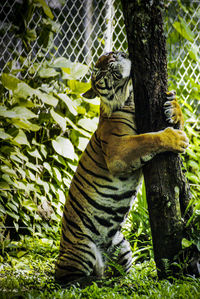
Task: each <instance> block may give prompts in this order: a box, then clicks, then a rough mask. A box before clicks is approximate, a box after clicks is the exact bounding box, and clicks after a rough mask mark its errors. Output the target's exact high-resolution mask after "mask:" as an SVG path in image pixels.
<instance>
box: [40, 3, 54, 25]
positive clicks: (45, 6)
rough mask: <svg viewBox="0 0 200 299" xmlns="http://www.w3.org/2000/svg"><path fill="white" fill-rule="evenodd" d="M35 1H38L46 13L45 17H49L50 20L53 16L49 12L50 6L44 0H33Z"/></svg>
mask: <svg viewBox="0 0 200 299" xmlns="http://www.w3.org/2000/svg"><path fill="white" fill-rule="evenodd" d="M35 1H36V2H38V3H40V5H41V6H42V8H43V10H44V13H45V14H46V15H47V17H49V18H50V19H51V20H53V18H54V16H53V14H52V12H51V9H50V7H49V6H48V5H47V3H46V1H45V0H35Z"/></svg>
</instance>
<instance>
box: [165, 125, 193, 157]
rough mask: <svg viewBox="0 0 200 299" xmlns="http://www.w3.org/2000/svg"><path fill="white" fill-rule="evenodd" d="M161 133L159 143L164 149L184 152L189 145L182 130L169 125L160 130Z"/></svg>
mask: <svg viewBox="0 0 200 299" xmlns="http://www.w3.org/2000/svg"><path fill="white" fill-rule="evenodd" d="M161 135H162V136H161V141H162V142H161V144H162V146H163V147H164V149H165V150H166V151H168V150H169V151H172V152H175V153H184V152H185V150H186V148H187V147H188V146H189V139H188V138H187V136H186V134H185V132H183V131H182V130H177V129H173V128H170V127H169V128H166V129H165V130H164V131H162V132H161Z"/></svg>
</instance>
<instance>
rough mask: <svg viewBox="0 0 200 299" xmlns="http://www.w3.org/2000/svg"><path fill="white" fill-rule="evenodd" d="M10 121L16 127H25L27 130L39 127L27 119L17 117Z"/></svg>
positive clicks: (34, 129) (35, 129) (36, 129)
mask: <svg viewBox="0 0 200 299" xmlns="http://www.w3.org/2000/svg"><path fill="white" fill-rule="evenodd" d="M12 123H13V124H14V125H15V126H16V127H17V128H21V129H25V130H27V131H33V132H36V131H38V130H39V129H40V128H41V127H40V126H38V125H36V124H33V123H31V122H29V121H28V120H19V119H13V121H12Z"/></svg>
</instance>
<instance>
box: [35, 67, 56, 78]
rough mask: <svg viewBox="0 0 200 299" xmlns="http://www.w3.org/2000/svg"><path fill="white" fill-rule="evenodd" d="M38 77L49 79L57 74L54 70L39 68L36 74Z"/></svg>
mask: <svg viewBox="0 0 200 299" xmlns="http://www.w3.org/2000/svg"><path fill="white" fill-rule="evenodd" d="M38 75H39V76H40V77H41V78H51V77H56V76H58V75H59V72H57V71H56V70H54V69H53V68H50V67H49V68H41V69H40V70H39V72H38Z"/></svg>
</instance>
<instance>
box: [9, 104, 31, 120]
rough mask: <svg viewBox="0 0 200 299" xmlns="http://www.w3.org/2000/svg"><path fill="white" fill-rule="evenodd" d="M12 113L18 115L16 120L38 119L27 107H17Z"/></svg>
mask: <svg viewBox="0 0 200 299" xmlns="http://www.w3.org/2000/svg"><path fill="white" fill-rule="evenodd" d="M11 111H13V112H15V113H16V118H22V119H24V118H25V119H31V118H36V117H37V115H36V114H35V113H33V112H32V111H31V110H29V109H27V108H26V107H22V106H16V107H14V108H13V109H12V110H11Z"/></svg>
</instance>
